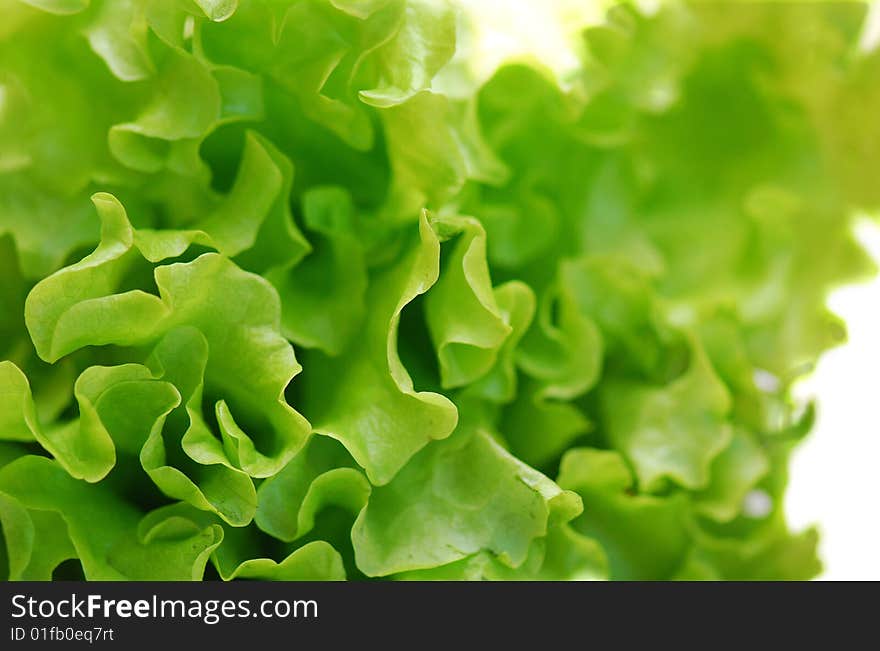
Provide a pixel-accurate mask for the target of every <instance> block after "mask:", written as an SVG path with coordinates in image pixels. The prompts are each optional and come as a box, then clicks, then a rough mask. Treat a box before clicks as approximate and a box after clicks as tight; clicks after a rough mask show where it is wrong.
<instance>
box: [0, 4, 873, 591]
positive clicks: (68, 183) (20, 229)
mask: <svg viewBox="0 0 880 651" xmlns="http://www.w3.org/2000/svg"><path fill="white" fill-rule="evenodd" d="M0 8H2V12H3V15H4V19H3V21H2V26H0V360H2V361H0V524H2V537H0V576H2V578H5V579H9V580H48V579H51V578H53V577H54V578H63V577H67V576H81V577H85V578H86V579H90V580H190V579H191V580H200V579H202V578H206V577H207V578H211V577H217V576H219V577H221V578H223V579H234V578H259V579H279V580H324V579H327V580H338V579H342V578H351V579H358V578H365V577H385V578H389V579H467V580H475V579H517V580H523V579H539V580H565V579H602V578H610V579H803V578H809V577H811V576H813V575H815V574H816V573H817V572H818V570H819V564H818V561H817V558H816V552H815V547H816V533H815V532H814V531H806V532H801V533H792V532H790V531H789V529H788V527H787V526H786V522H785V517H784V513H783V511H782V509H781V504H782V496H783V491H784V488H785V483H786V464H787V459H788V456H789V452H790V451H791V449H792V448H793V446H794V445H796V443H797V442H798V440H799V439H801V438H802V437H803V436H804V435H805V434H807V433H808V431H809V430H810V427H811V424H812V413H813V411H812V407H811V406H810V405H801V404H796V403H795V401H794V400H793V399H792V397H791V393H790V388H791V385H792V383H793V382H794V381H795V380H796V379H797V378H798V377H800V376H802V375H803V374H804V373H806V372H808V371H809V369H810V367H811V365H812V364H813V363H814V362H815V361H816V359H817V357H818V356H819V355H820V353H821V352H822V351H824V350H825V349H827V348H828V347H830V346H832V345H834V344H835V343H837V342H839V341H841V339H842V337H843V336H844V330H843V327H842V324H841V323H840V322H839V321H838V320H837V319H836V318H835V317H834V316H833V315H832V314H830V313H829V312H828V311H827V310H826V308H825V306H824V299H825V296H826V293H827V291H828V290H829V288H831V287H833V286H834V285H835V284H839V283H841V282H846V281H851V280H853V279H856V278H859V277H860V276H862V275H864V274H867V273H869V272H870V271H871V265H870V263H869V262H868V260H867V258H866V257H865V255H864V253H863V252H862V251H861V249H860V248H859V246H857V244H856V243H855V242H854V240H853V238H852V233H851V231H852V228H851V227H852V215H853V214H854V213H855V211H857V210H872V209H876V208H877V207H878V204H880V184H878V183H877V174H878V173H880V122H878V121H877V117H876V116H877V115H880V51H878V50H877V49H872V48H871V47H866V46H865V39H864V38H863V37H862V34H863V30H864V26H865V24H866V16H867V14H868V7H867V5H865V4H860V3H805V4H789V3H778V4H777V3H769V4H755V3H743V4H737V3H726V4H718V3H711V4H709V3H706V4H704V3H694V4H693V5H691V4H688V3H682V4H678V3H676V4H671V5H669V6H665V7H662V8H659V9H657V10H656V11H651V12H649V11H646V10H645V9H640V8H639V6H638V5H634V6H631V5H629V4H622V5H619V6H610V7H609V8H608V11H607V13H606V14H605V15H604V16H603V18H602V19H601V20H600V21H599V22H597V23H594V24H590V25H588V26H586V27H585V29H584V31H583V32H582V35H581V39H580V40H579V42H578V43H577V44H576V45H577V50H578V51H579V52H580V53H581V65H580V66H579V67H578V68H577V70H575V71H573V72H571V73H570V74H567V75H566V76H565V78H564V79H559V78H558V77H557V76H556V75H554V73H552V72H551V71H548V70H546V69H544V68H542V67H541V65H540V64H538V63H529V62H519V63H510V64H507V65H505V66H503V67H501V68H500V69H498V70H496V71H495V72H494V73H493V74H492V75H491V76H490V77H489V78H478V77H476V76H475V75H474V74H472V72H471V71H472V70H474V69H475V68H474V66H471V65H469V63H470V62H469V56H470V55H469V49H468V47H467V42H468V38H469V37H470V36H472V30H470V28H469V25H468V22H467V11H466V8H464V9H463V8H462V7H459V6H456V5H453V4H450V3H447V2H445V1H441V0H369V1H363V2H354V1H349V0H298V1H294V0H291V1H276V0H273V1H269V0H241V1H239V2H236V0H169V1H164V0H162V1H160V0H124V1H116V0H112V1H111V0H106V1H101V0H91V1H89V0H24V1H18V0H0ZM457 41H458V43H459V47H458V49H457V48H456V42H457Z"/></svg>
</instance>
